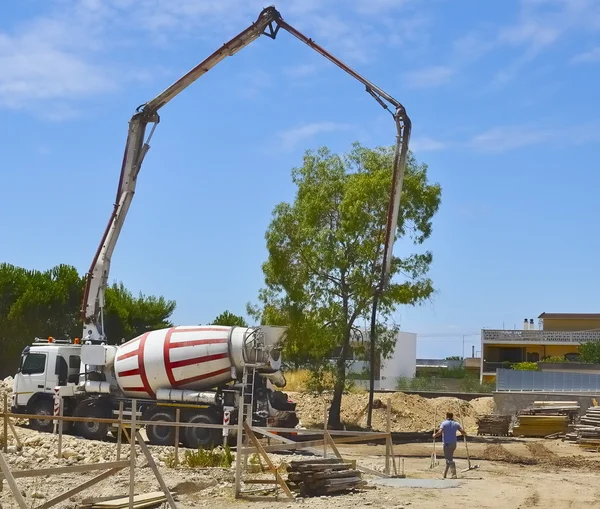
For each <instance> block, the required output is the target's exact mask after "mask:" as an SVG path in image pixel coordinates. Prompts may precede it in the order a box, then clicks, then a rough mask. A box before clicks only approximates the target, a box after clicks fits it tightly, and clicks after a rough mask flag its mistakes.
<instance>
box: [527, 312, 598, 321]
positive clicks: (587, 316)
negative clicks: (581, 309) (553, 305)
mask: <svg viewBox="0 0 600 509" xmlns="http://www.w3.org/2000/svg"><path fill="white" fill-rule="evenodd" d="M538 318H550V319H559V320H600V313H542V314H541V315H540V316H538Z"/></svg>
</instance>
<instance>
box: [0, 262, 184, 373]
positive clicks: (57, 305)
mask: <svg viewBox="0 0 600 509" xmlns="http://www.w3.org/2000/svg"><path fill="white" fill-rule="evenodd" d="M84 282H85V281H84V278H83V277H82V276H80V275H79V274H78V273H77V270H76V269H75V268H74V267H71V266H68V265H58V266H56V267H53V268H52V269H49V270H46V271H37V270H26V269H24V268H21V267H16V266H14V265H10V264H7V263H3V264H0V344H1V345H2V355H1V356H0V376H2V377H5V376H7V375H13V374H14V372H15V370H16V367H17V365H18V362H19V356H20V353H21V351H22V349H23V348H24V347H25V346H26V345H28V344H31V342H32V341H33V339H34V338H35V337H43V338H45V337H48V336H53V337H56V338H74V337H81V333H82V322H81V318H80V309H81V301H82V298H83V289H84ZM174 310H175V302H174V301H167V300H165V299H164V298H163V297H154V296H145V295H142V294H140V295H139V296H138V297H134V296H133V294H132V293H131V292H130V291H128V290H127V289H126V288H125V286H124V285H123V284H122V283H115V284H113V285H112V286H111V287H109V288H108V289H107V291H106V307H105V313H104V322H105V328H106V333H107V336H108V338H109V341H110V342H112V343H118V342H120V341H121V339H122V338H126V339H130V338H132V337H135V336H137V335H139V334H141V333H143V332H145V331H147V330H152V329H159V328H163V327H168V326H170V325H172V324H171V323H170V321H169V317H170V316H171V315H172V313H173V311H174Z"/></svg>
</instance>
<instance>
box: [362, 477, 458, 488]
mask: <svg viewBox="0 0 600 509" xmlns="http://www.w3.org/2000/svg"><path fill="white" fill-rule="evenodd" d="M369 482H370V483H371V484H378V485H380V486H389V487H391V488H428V489H437V490H443V489H447V488H457V487H458V486H459V485H460V481H458V480H455V479H386V478H380V479H372V480H371V481H369Z"/></svg>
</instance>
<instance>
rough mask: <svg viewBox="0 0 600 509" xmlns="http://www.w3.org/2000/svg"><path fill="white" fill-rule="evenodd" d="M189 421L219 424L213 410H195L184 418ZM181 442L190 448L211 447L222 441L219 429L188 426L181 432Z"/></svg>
mask: <svg viewBox="0 0 600 509" xmlns="http://www.w3.org/2000/svg"><path fill="white" fill-rule="evenodd" d="M186 422H189V423H202V424H221V423H220V422H219V418H218V417H217V415H216V414H215V413H214V412H210V411H208V412H206V411H205V412H202V411H200V412H195V413H192V414H190V415H189V418H188V419H186ZM182 441H183V444H184V445H185V446H186V447H189V448H190V449H200V448H202V449H212V448H214V447H215V446H217V445H219V444H221V443H222V442H223V437H222V432H221V430H220V429H209V428H190V427H186V429H185V431H184V432H183V440H182Z"/></svg>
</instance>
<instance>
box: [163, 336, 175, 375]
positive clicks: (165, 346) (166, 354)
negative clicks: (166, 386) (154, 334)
mask: <svg viewBox="0 0 600 509" xmlns="http://www.w3.org/2000/svg"><path fill="white" fill-rule="evenodd" d="M174 330H175V327H171V328H170V329H169V330H168V331H167V334H166V336H165V342H164V344H163V361H164V363H165V371H166V372H167V378H168V379H169V383H170V384H171V386H174V385H175V384H176V381H175V377H174V376H173V370H172V369H171V358H170V356H169V350H170V349H171V335H172V334H173V331H174Z"/></svg>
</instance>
